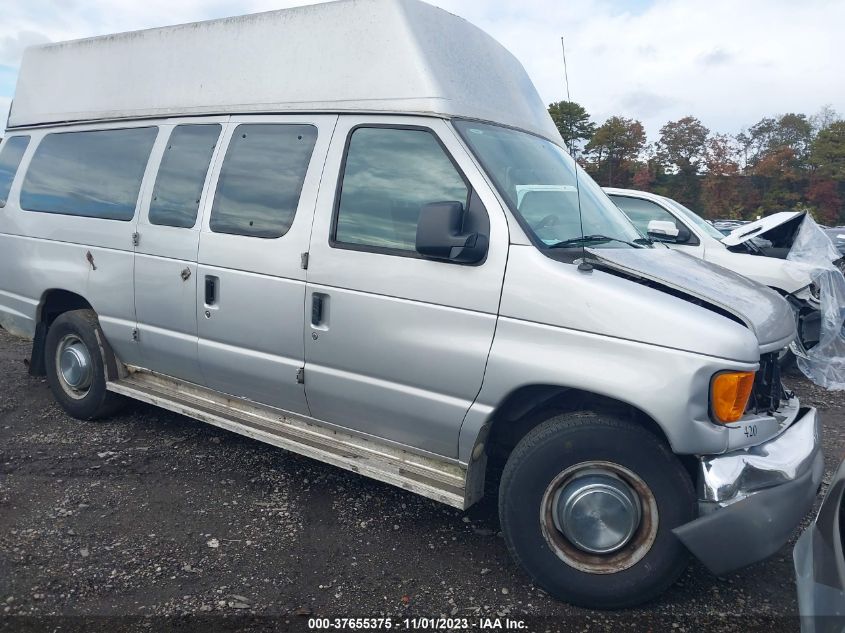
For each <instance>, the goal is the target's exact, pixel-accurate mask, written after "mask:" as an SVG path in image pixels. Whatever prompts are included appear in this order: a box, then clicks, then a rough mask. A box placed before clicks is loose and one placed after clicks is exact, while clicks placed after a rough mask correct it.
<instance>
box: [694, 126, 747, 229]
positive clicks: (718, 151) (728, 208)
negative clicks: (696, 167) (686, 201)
mask: <svg viewBox="0 0 845 633" xmlns="http://www.w3.org/2000/svg"><path fill="white" fill-rule="evenodd" d="M740 151H741V150H740V148H738V147H737V145H736V143H735V141H734V139H733V138H731V137H730V136H728V135H727V134H714V135H713V136H711V137H710V138H709V139H707V144H706V152H705V156H704V168H705V169H706V174H705V176H704V180H703V182H702V184H701V202H702V204H703V205H704V208H705V209H707V215H709V216H711V217H714V218H739V217H741V215H742V210H743V196H742V191H741V184H742V179H741V176H740V173H739V172H740V167H739V163H738V162H737V156H738V155H739V153H740Z"/></svg>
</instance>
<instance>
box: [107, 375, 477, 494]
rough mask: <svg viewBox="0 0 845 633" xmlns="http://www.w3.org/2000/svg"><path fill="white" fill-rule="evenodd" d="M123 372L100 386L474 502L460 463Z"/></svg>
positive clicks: (388, 479) (419, 489) (415, 488)
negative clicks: (116, 378) (123, 373)
mask: <svg viewBox="0 0 845 633" xmlns="http://www.w3.org/2000/svg"><path fill="white" fill-rule="evenodd" d="M128 369H129V372H130V373H129V375H128V376H125V377H123V378H121V379H119V380H116V381H109V382H107V383H106V388H107V389H108V390H109V391H113V392H114V393H119V394H121V395H124V396H128V397H130V398H134V399H136V400H141V401H143V402H147V403H149V404H153V405H156V406H158V407H161V408H163V409H167V410H169V411H173V412H175V413H179V414H182V415H186V416H188V417H190V418H194V419H196V420H200V421H202V422H207V423H208V424H212V425H214V426H218V427H220V428H222V429H226V430H227V431H232V432H234V433H239V434H240V435H245V436H247V437H251V438H253V439H255V440H258V441H260V442H266V443H267V444H272V445H273V446H278V447H280V448H284V449H286V450H289V451H291V452H292V453H298V454H299V455H304V456H306V457H311V458H312V459H316V460H318V461H321V462H326V463H327V464H332V465H333V466H338V467H340V468H344V469H346V470H351V471H352V472H355V473H359V474H361V475H365V476H367V477H371V478H373V479H377V480H378V481H383V482H385V483H388V484H392V485H394V486H398V487H400V488H404V489H405V490H409V491H411V492H414V493H416V494H418V495H422V496H423V497H428V498H429V499H434V500H435V501H439V502H441V503H445V504H446V505H449V506H452V507H455V508H460V509H461V510H463V509H466V508H467V507H469V505H471V504H472V503H473V502H474V501H475V499H474V498H470V496H469V495H467V494H466V487H465V484H466V479H467V470H466V468H465V467H463V466H461V465H460V464H457V463H454V462H449V461H445V460H439V459H437V458H434V457H427V456H423V455H418V454H416V453H411V452H408V451H405V450H402V449H400V448H396V447H394V446H391V445H389V444H385V443H381V442H378V441H374V440H372V439H367V438H363V437H359V436H356V435H352V434H350V433H345V432H343V431H339V430H337V429H334V428H330V427H326V426H323V425H321V424H318V423H317V421H316V420H313V419H312V418H307V417H304V416H298V415H296V414H292V413H289V412H287V411H282V410H280V409H273V408H271V407H264V406H261V405H258V404H256V403H253V402H250V401H247V400H242V399H240V398H235V397H232V396H228V395H226V394H223V393H220V392H217V391H213V390H211V389H207V388H205V387H200V386H198V385H194V384H192V383H188V382H184V381H181V380H177V379H174V378H170V377H168V376H163V375H161V374H156V373H153V372H149V371H146V370H141V369H136V368H128ZM471 496H473V497H474V496H475V495H471Z"/></svg>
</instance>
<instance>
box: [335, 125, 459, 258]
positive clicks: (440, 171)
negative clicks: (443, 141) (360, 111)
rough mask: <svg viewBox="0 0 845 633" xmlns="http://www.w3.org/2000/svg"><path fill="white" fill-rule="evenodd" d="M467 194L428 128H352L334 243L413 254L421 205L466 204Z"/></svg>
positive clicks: (442, 149)
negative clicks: (454, 202)
mask: <svg viewBox="0 0 845 633" xmlns="http://www.w3.org/2000/svg"><path fill="white" fill-rule="evenodd" d="M468 196H469V188H468V187H467V184H466V183H465V182H464V180H463V178H462V176H461V174H460V173H459V172H458V170H457V169H456V168H455V166H454V164H453V163H452V161H451V160H450V159H449V156H448V155H447V154H446V151H445V150H444V148H443V147H442V146H441V145H440V143H439V142H438V140H437V138H436V137H435V136H434V134H433V133H432V132H431V131H429V130H420V129H407V128H379V127H361V128H357V129H356V130H354V131H353V133H352V136H351V138H350V140H349V146H348V147H347V150H346V163H345V168H344V172H343V182H342V184H341V193H340V200H339V202H338V207H337V211H336V213H337V216H336V226H335V232H334V236H333V242H334V243H340V244H347V245H350V246H351V247H353V248H355V247H356V246H357V247H364V248H363V250H387V251H411V252H416V251H415V244H416V236H417V221H418V219H419V215H420V209H421V208H422V207H423V206H424V205H426V204H428V203H431V202H447V201H457V202H461V203H463V204H464V205H466V204H467V198H468ZM400 254H401V253H400Z"/></svg>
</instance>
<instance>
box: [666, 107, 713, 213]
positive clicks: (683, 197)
mask: <svg viewBox="0 0 845 633" xmlns="http://www.w3.org/2000/svg"><path fill="white" fill-rule="evenodd" d="M709 134H710V130H708V129H707V128H706V127H705V126H704V125H703V124H702V123H701V121H699V120H698V119H696V118H695V117H692V116H687V117H684V118H683V119H679V120H678V121H670V122H669V123H667V124H666V125H664V126H663V127H662V128H660V139H659V140H658V141H657V156H658V158H659V159H660V161H661V162H663V163H664V165H666V166H667V167H674V168H675V169H677V170H678V178H676V179H673V180H672V181H671V184H670V186H669V190H670V193H671V195H672V197H673V198H677V199H678V200H680V201H681V202H683V203H685V204H687V205H689V206H692V207H696V206H698V196H699V189H700V187H699V182H698V172H699V169H700V167H701V164H702V162H703V160H704V157H705V155H706V151H707V137H708V135H709Z"/></svg>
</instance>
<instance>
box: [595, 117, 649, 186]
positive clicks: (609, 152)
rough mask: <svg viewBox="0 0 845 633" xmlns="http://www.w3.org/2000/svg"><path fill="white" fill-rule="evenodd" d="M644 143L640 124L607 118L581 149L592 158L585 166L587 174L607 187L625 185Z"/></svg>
mask: <svg viewBox="0 0 845 633" xmlns="http://www.w3.org/2000/svg"><path fill="white" fill-rule="evenodd" d="M645 141H646V137H645V129H644V128H643V124H642V123H640V122H639V121H635V120H633V119H627V118H625V117H620V116H613V117H610V118H609V119H608V120H607V121H605V122H604V123H603V124H602V125H601V126H600V127H599V128H597V129H596V131H595V134H593V136H592V138H591V139H590V142H589V143H587V146H586V147H585V148H584V149H585V151H586V152H587V153H588V154H589V156H590V158H591V159H592V160H591V162H590V163H588V165H589V166H590V167H591V169H590V171H591V172H592V173H593V174H594V175H595V176H596V177H598V178H599V179H600V181H602V182H604V183H607V186H613V185H614V183H616V184H620V185H624V184H628V183H629V182H630V180H631V178H632V177H633V170H634V168H635V161H636V159H637V157H638V156H639V154H640V152H641V151H642V150H643V148H644V147H645Z"/></svg>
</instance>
